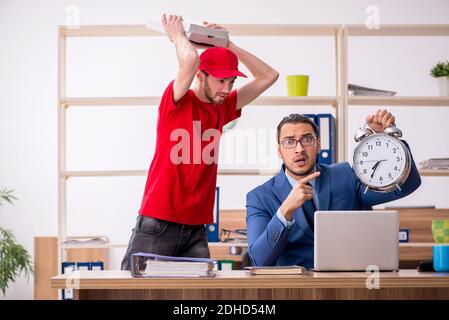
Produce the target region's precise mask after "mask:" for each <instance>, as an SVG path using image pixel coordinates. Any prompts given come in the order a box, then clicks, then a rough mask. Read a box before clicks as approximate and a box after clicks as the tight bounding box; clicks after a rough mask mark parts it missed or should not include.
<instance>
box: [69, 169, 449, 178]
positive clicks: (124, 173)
mask: <svg viewBox="0 0 449 320" xmlns="http://www.w3.org/2000/svg"><path fill="white" fill-rule="evenodd" d="M278 173H279V170H275V169H218V174H219V175H221V176H275V175H277V174H278ZM147 174H148V171H147V170H107V171H97V170H86V171H63V172H62V173H61V175H62V176H63V177H65V178H80V177H132V176H146V175H147ZM419 174H420V175H421V176H449V170H419Z"/></svg>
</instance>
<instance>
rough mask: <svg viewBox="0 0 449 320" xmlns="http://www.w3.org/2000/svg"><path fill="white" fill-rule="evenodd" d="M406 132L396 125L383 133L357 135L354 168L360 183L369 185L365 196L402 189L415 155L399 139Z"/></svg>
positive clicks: (365, 128) (364, 131)
mask: <svg viewBox="0 0 449 320" xmlns="http://www.w3.org/2000/svg"><path fill="white" fill-rule="evenodd" d="M400 137H402V132H401V130H399V129H398V128H397V127H396V126H394V125H392V126H390V127H388V128H385V130H384V132H383V133H375V132H374V131H373V130H372V129H371V128H369V127H367V125H366V124H365V127H364V128H362V129H360V130H359V131H358V132H357V133H356V134H355V136H354V139H355V141H356V142H357V143H358V144H357V146H356V148H355V150H354V157H353V167H354V171H355V174H356V175H357V177H358V178H359V179H360V181H361V182H362V183H363V184H364V185H366V189H365V193H366V192H367V191H368V190H369V189H371V190H372V191H376V192H390V191H393V190H395V189H399V190H400V189H401V185H402V184H403V183H404V182H405V181H406V180H407V178H408V176H409V174H410V167H411V155H410V151H409V149H408V148H407V147H406V146H405V144H404V143H403V142H402V141H401V140H399V138H400Z"/></svg>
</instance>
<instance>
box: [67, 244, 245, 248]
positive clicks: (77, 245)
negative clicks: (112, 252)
mask: <svg viewBox="0 0 449 320" xmlns="http://www.w3.org/2000/svg"><path fill="white" fill-rule="evenodd" d="M126 247H128V244H126V243H104V244H82V243H80V244H62V245H61V248H64V249H104V248H106V249H110V248H126ZM209 247H241V248H246V247H248V243H246V242H209Z"/></svg>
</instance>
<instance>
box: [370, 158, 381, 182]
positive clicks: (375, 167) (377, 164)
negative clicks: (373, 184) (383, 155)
mask: <svg viewBox="0 0 449 320" xmlns="http://www.w3.org/2000/svg"><path fill="white" fill-rule="evenodd" d="M381 161H382V160H379V161H377V162H376V164H375V165H374V166H373V167H372V168H371V169H373V173H371V179H372V178H373V176H374V172H376V169H377V167H378V166H379V163H380V162H381Z"/></svg>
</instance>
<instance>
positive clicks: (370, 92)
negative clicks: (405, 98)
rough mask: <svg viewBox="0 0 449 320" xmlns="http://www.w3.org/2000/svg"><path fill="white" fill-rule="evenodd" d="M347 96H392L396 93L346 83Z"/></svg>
mask: <svg viewBox="0 0 449 320" xmlns="http://www.w3.org/2000/svg"><path fill="white" fill-rule="evenodd" d="M348 94H349V95H350V96H394V95H396V91H388V90H381V89H374V88H369V87H362V86H359V85H356V84H352V83H348Z"/></svg>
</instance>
